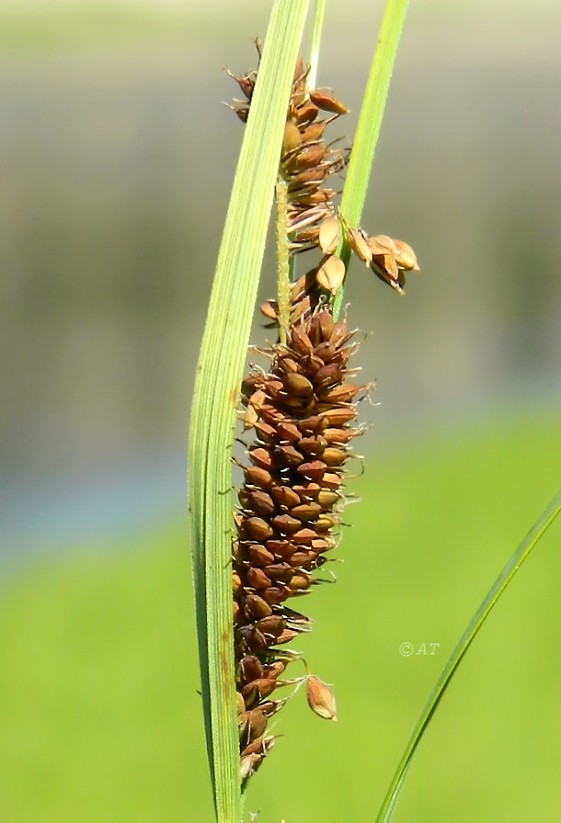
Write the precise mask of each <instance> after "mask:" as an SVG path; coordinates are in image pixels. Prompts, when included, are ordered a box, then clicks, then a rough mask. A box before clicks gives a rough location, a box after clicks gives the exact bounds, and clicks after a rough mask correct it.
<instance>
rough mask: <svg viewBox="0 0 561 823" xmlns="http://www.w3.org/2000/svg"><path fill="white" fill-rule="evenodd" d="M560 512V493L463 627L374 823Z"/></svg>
mask: <svg viewBox="0 0 561 823" xmlns="http://www.w3.org/2000/svg"><path fill="white" fill-rule="evenodd" d="M560 512H561V492H559V494H558V495H557V496H556V497H555V499H554V500H553V501H552V503H550V505H549V506H548V507H547V509H546V510H545V511H544V513H543V514H542V516H541V517H540V518H539V520H537V522H536V523H535V524H534V525H533V526H532V528H531V529H530V531H529V532H528V534H527V535H526V537H525V538H524V540H523V541H522V543H521V544H520V546H519V547H518V548H517V549H516V551H515V552H514V554H513V555H512V557H511V558H510V560H509V561H508V563H507V564H506V566H505V567H504V569H503V570H502V572H501V573H500V575H499V577H498V578H497V580H496V581H495V583H494V584H493V586H492V587H491V589H490V591H489V593H488V594H487V596H486V597H485V599H484V600H483V602H482V604H481V606H480V607H479V608H478V610H477V611H476V613H475V615H474V616H473V618H472V620H471V622H470V624H469V626H468V627H467V629H466V631H465V632H464V634H463V636H462V638H461V640H460V642H459V643H458V645H457V646H456V648H455V649H454V651H453V652H452V655H451V657H450V659H449V660H448V663H447V664H446V666H445V668H444V670H443V672H442V674H441V675H440V677H439V679H438V682H437V684H436V686H435V687H434V689H433V691H432V694H431V696H430V697H429V700H428V702H427V704H426V706H425V708H424V709H423V712H422V714H421V716H420V717H419V720H418V722H417V725H416V726H415V730H414V731H413V734H412V736H411V739H410V740H409V743H408V744H407V747H406V749H405V751H404V753H403V757H402V759H401V761H400V763H399V765H398V767H397V770H396V772H395V774H394V777H393V780H392V782H391V784H390V787H389V789H388V792H387V794H386V796H385V798H384V802H383V803H382V806H381V808H380V811H379V812H378V816H377V817H376V823H388V821H389V820H390V819H391V816H392V814H393V811H394V809H395V806H396V803H397V800H398V797H399V793H400V791H401V788H402V786H403V782H404V780H405V776H406V774H407V770H408V769H409V766H410V764H411V761H412V759H413V755H414V754H415V751H416V749H417V746H418V745H419V743H420V742H421V738H422V736H423V734H424V732H425V730H426V728H427V726H428V724H429V722H430V720H431V718H432V716H433V714H434V713H435V711H436V708H437V706H438V704H439V703H440V701H441V699H442V697H443V695H444V692H445V691H446V689H447V688H448V685H449V683H450V681H451V679H452V677H453V675H454V673H455V672H456V669H457V668H458V666H459V665H460V663H461V661H462V659H463V657H464V655H465V653H466V652H467V650H468V649H469V647H470V645H471V644H472V642H473V640H474V639H475V637H476V635H477V633H478V631H479V629H480V628H481V626H482V625H483V623H484V622H485V620H486V619H487V618H488V617H489V615H490V613H491V611H492V609H493V607H494V606H495V605H496V603H497V601H498V600H499V598H500V596H501V595H502V593H503V592H504V591H505V589H506V587H507V586H508V584H509V583H510V582H511V580H512V579H513V577H514V575H515V574H516V572H517V571H518V569H519V568H520V566H521V565H522V563H523V562H524V561H525V560H526V558H527V557H528V556H529V555H530V553H531V552H532V550H533V549H534V547H535V546H536V544H537V542H538V540H539V539H540V537H542V535H543V534H544V533H545V531H546V530H547V529H548V528H549V526H550V525H551V524H552V523H553V521H554V520H555V518H556V517H557V515H558V514H559V513H560Z"/></svg>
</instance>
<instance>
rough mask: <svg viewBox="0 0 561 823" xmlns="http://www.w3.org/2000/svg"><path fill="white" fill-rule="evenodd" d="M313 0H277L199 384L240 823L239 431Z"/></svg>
mask: <svg viewBox="0 0 561 823" xmlns="http://www.w3.org/2000/svg"><path fill="white" fill-rule="evenodd" d="M307 8H308V0H276V2H275V4H274V7H273V11H272V14H271V20H270V24H269V29H268V32H267V37H266V39H265V46H264V50H263V56H262V60H261V64H260V69H259V76H258V80H257V84H256V87H255V92H254V96H253V98H252V104H251V111H250V114H249V118H248V122H247V127H246V130H245V134H244V140H243V144H242V149H241V153H240V159H239V163H238V167H237V171H236V176H235V180H234V184H233V188H232V194H231V198H230V204H229V208H228V213H227V216H226V222H225V227H224V233H223V237H222V243H221V247H220V252H219V255H218V263H217V268H216V274H215V278H214V283H213V289H212V293H211V298H210V305H209V311H208V318H207V324H206V327H205V332H204V336H203V341H202V345H201V351H200V356H199V363H198V367H197V375H196V382H195V393H194V399H193V406H192V414H191V430H190V438H189V511H190V526H191V545H192V558H193V576H194V587H195V601H196V614H197V632H198V640H199V658H200V666H201V681H202V698H203V710H204V716H205V730H206V738H207V751H208V756H209V763H210V769H211V775H212V783H213V791H214V799H215V811H216V819H217V820H218V821H220V823H238V821H239V819H240V805H241V801H240V772H239V752H238V734H237V709H236V703H235V689H234V682H235V679H234V677H235V673H234V655H233V633H232V593H231V571H230V564H231V529H232V500H231V494H230V490H231V483H232V480H231V454H232V445H233V442H232V441H233V428H234V425H235V415H236V409H237V406H238V392H239V386H240V383H241V379H242V376H243V368H244V363H245V357H246V353H247V347H248V342H249V334H250V329H251V319H252V316H253V308H254V303H255V297H256V293H257V285H258V282H259V273H260V269H261V263H262V259H263V252H264V248H265V239H266V232H267V226H268V221H269V214H270V209H271V202H272V196H273V189H274V182H275V178H276V174H277V169H278V162H279V155H280V146H281V142H282V135H283V130H284V123H285V119H286V110H287V106H288V99H289V95H290V87H291V81H292V75H293V71H294V65H295V63H296V57H297V54H298V48H299V44H300V40H301V37H302V31H303V26H304V22H305V18H306V13H307Z"/></svg>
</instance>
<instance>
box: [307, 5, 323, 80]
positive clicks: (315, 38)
mask: <svg viewBox="0 0 561 823" xmlns="http://www.w3.org/2000/svg"><path fill="white" fill-rule="evenodd" d="M324 17H325V0H316V2H315V11H314V28H313V31H312V41H311V44H310V71H309V74H308V80H307V83H306V85H307V87H308V88H309V89H314V88H315V86H316V82H317V73H318V63H319V49H320V45H321V31H322V28H323V18H324Z"/></svg>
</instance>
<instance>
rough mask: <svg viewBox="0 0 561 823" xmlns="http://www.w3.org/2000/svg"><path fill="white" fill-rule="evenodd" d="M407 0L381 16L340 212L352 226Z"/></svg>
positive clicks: (345, 255)
mask: <svg viewBox="0 0 561 823" xmlns="http://www.w3.org/2000/svg"><path fill="white" fill-rule="evenodd" d="M407 2H408V0H388V3H387V5H386V11H385V13H384V18H383V20H382V27H381V29H380V36H379V38H378V45H377V47H376V51H375V53H374V59H373V61H372V66H371V69H370V74H369V76H368V83H367V85H366V92H365V95H364V99H363V102H362V107H361V110H360V115H359V119H358V126H357V130H356V135H355V138H354V141H353V149H352V152H351V159H350V162H349V168H348V170H347V178H346V181H345V186H344V189H343V196H342V199H341V213H342V215H343V217H344V218H345V220H346V221H347V223H348V224H349V226H351V227H353V228H356V227H357V226H358V225H359V223H360V219H361V216H362V210H363V208H364V201H365V200H366V192H367V190H368V183H369V181H370V177H371V175H372V166H373V165H374V157H375V154H376V146H377V145H378V137H379V135H380V128H381V126H382V118H383V116H384V109H385V106H386V99H387V96H388V90H389V87H390V80H391V76H392V72H393V67H394V63H395V58H396V54H397V48H398V46H399V40H400V36H401V30H402V28H403V22H404V20H405V12H406V11H407ZM337 253H338V255H339V257H341V258H342V260H343V261H344V263H345V265H348V263H349V259H350V249H349V246H348V245H347V244H346V243H343V244H342V246H341V248H340V249H339V250H338V252H337ZM342 302H343V289H340V290H339V292H338V293H337V296H336V298H335V305H334V311H335V314H336V315H337V314H338V313H339V310H340V307H341V304H342Z"/></svg>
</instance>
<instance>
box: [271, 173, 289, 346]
mask: <svg viewBox="0 0 561 823" xmlns="http://www.w3.org/2000/svg"><path fill="white" fill-rule="evenodd" d="M275 193H276V212H277V220H276V232H277V278H278V285H277V294H278V301H279V336H280V342H281V343H282V344H283V345H284V344H285V343H286V338H287V335H288V327H289V325H290V254H289V250H288V184H287V182H286V180H283V179H282V177H279V178H278V179H277V185H276V187H275Z"/></svg>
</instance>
